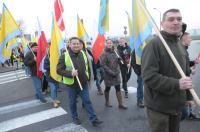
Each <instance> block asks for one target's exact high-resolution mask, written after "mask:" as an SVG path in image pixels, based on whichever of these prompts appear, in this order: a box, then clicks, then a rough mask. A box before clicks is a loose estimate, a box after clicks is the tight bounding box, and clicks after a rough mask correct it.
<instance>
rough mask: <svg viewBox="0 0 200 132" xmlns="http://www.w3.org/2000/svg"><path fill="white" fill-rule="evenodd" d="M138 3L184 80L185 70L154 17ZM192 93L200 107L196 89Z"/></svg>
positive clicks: (138, 0)
mask: <svg viewBox="0 0 200 132" xmlns="http://www.w3.org/2000/svg"><path fill="white" fill-rule="evenodd" d="M137 2H138V3H139V6H140V7H141V8H142V10H143V11H144V12H145V14H146V15H147V17H148V18H149V20H151V23H152V25H153V28H154V30H155V32H156V33H157V34H158V36H159V38H160V40H161V41H162V43H163V45H164V47H165V49H166V50H167V52H168V54H169V56H170V58H171V59H172V61H173V63H174V64H175V66H176V68H177V70H178V71H179V73H180V75H181V76H182V78H186V75H185V73H184V72H183V70H182V69H181V67H180V65H179V64H178V62H177V60H176V58H175V57H174V55H173V53H172V51H171V50H170V48H169V46H168V45H167V43H166V41H165V40H164V38H163V37H162V35H161V33H160V31H159V29H158V27H157V26H156V24H155V23H154V21H153V20H152V17H151V15H150V13H149V12H148V11H147V9H146V8H145V7H144V6H143V4H142V3H141V2H140V0H137ZM189 91H190V93H191V94H192V96H193V98H194V101H195V102H196V103H197V105H198V106H200V100H199V97H198V96H197V94H196V92H195V91H194V88H192V89H189Z"/></svg>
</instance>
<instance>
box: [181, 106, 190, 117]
mask: <svg viewBox="0 0 200 132" xmlns="http://www.w3.org/2000/svg"><path fill="white" fill-rule="evenodd" d="M191 111H192V108H190V107H189V106H185V107H183V108H182V111H181V120H184V119H186V118H187V117H189V115H190V113H191Z"/></svg>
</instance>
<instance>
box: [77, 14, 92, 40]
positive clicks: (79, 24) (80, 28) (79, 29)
mask: <svg viewBox="0 0 200 132" xmlns="http://www.w3.org/2000/svg"><path fill="white" fill-rule="evenodd" d="M77 36H78V37H79V38H80V39H82V40H83V41H88V40H89V36H88V34H87V32H86V30H85V27H84V25H83V23H82V21H81V19H80V18H79V16H78V15H77Z"/></svg>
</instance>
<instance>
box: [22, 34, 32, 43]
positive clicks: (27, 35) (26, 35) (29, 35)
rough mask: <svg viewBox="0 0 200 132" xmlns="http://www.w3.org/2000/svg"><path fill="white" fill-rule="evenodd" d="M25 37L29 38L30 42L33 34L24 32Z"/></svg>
mask: <svg viewBox="0 0 200 132" xmlns="http://www.w3.org/2000/svg"><path fill="white" fill-rule="evenodd" d="M24 37H25V39H26V40H28V41H29V42H30V41H31V34H24Z"/></svg>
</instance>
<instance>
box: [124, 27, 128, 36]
mask: <svg viewBox="0 0 200 132" xmlns="http://www.w3.org/2000/svg"><path fill="white" fill-rule="evenodd" d="M126 29H127V26H124V35H125V38H126V34H127V30H126Z"/></svg>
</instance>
